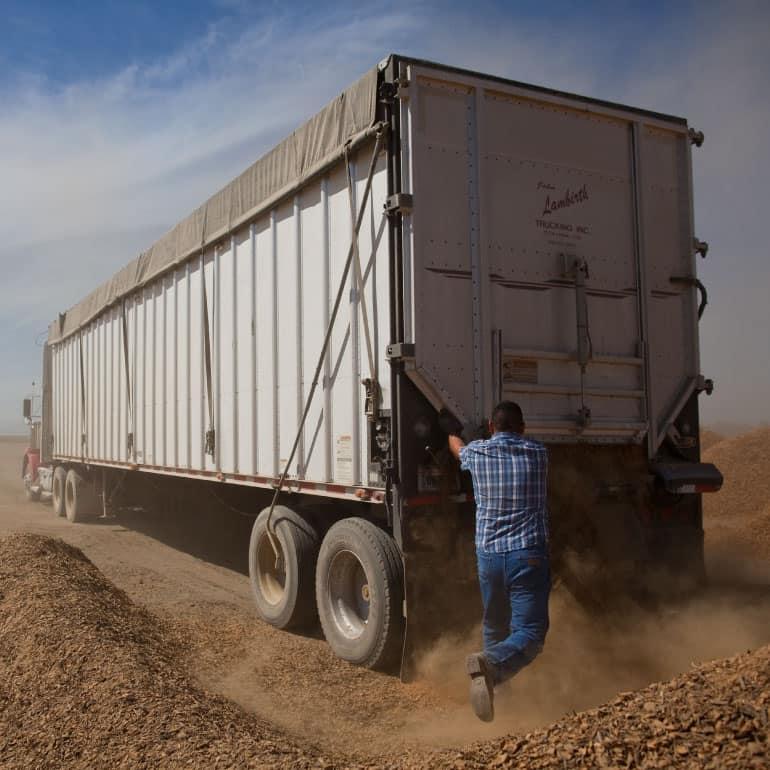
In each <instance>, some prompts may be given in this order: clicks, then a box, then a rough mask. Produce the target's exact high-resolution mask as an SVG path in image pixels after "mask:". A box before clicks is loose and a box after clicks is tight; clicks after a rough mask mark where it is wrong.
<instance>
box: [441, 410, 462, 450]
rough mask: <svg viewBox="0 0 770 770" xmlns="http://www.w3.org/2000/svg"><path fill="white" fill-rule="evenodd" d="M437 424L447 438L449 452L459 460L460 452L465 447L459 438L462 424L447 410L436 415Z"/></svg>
mask: <svg viewBox="0 0 770 770" xmlns="http://www.w3.org/2000/svg"><path fill="white" fill-rule="evenodd" d="M438 424H439V427H440V428H441V430H443V431H444V433H446V434H447V435H448V436H449V451H450V452H451V453H452V454H453V455H454V456H455V457H456V458H457V459H458V460H459V459H460V450H461V449H462V448H463V447H464V446H465V442H464V441H463V440H462V438H460V434H461V433H462V432H463V424H462V423H461V422H460V421H459V420H458V419H457V418H456V417H455V416H454V415H453V414H452V413H451V412H450V411H449V410H448V409H442V410H441V411H440V412H439V413H438Z"/></svg>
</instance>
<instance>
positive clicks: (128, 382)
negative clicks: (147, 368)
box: [120, 300, 134, 455]
mask: <svg viewBox="0 0 770 770" xmlns="http://www.w3.org/2000/svg"><path fill="white" fill-rule="evenodd" d="M120 320H121V328H122V331H123V368H124V369H125V370H126V406H127V407H128V435H127V437H126V442H127V449H128V453H129V455H131V454H133V451H134V404H133V401H132V399H131V370H130V368H129V365H128V361H129V355H128V318H127V317H126V301H125V300H123V302H121V303H120Z"/></svg>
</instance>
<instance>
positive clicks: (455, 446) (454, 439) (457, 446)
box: [449, 436, 465, 460]
mask: <svg viewBox="0 0 770 770" xmlns="http://www.w3.org/2000/svg"><path fill="white" fill-rule="evenodd" d="M464 446H465V442H464V441H463V440H462V439H461V438H460V437H459V436H450V437H449V451H450V452H451V453H452V454H453V455H454V456H455V457H456V458H457V459H458V460H459V459H460V450H461V449H462V448H463V447H464Z"/></svg>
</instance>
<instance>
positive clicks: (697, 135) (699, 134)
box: [687, 128, 704, 147]
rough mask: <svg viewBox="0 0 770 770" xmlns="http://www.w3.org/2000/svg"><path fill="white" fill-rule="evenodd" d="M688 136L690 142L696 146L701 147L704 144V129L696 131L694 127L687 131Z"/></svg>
mask: <svg viewBox="0 0 770 770" xmlns="http://www.w3.org/2000/svg"><path fill="white" fill-rule="evenodd" d="M687 136H688V137H689V138H690V142H691V143H692V144H694V145H695V146H696V147H700V146H701V145H702V144H703V139H704V136H703V131H696V130H695V129H694V128H691V129H690V130H689V131H688V132H687Z"/></svg>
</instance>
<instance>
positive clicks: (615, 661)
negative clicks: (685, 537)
mask: <svg viewBox="0 0 770 770" xmlns="http://www.w3.org/2000/svg"><path fill="white" fill-rule="evenodd" d="M710 568H711V570H712V571H711V580H710V583H709V586H708V588H706V589H704V590H702V591H701V592H699V593H698V594H697V595H695V596H693V597H692V598H690V599H689V600H686V601H678V602H676V603H671V604H670V605H668V606H665V607H663V608H659V609H657V610H656V611H652V610H650V609H647V608H644V607H641V606H639V605H635V604H633V603H631V602H628V603H627V604H625V605H624V606H623V607H622V608H619V609H616V610H615V611H614V612H613V613H612V614H610V615H606V616H604V617H602V618H601V619H598V618H597V617H596V616H594V615H593V614H591V613H589V612H588V611H586V610H585V609H584V608H583V607H582V606H581V605H580V604H578V602H577V601H575V599H574V598H573V597H572V596H571V595H570V594H569V592H568V591H567V590H566V589H564V588H563V587H561V586H559V587H557V588H555V589H554V591H553V592H552V594H551V603H550V614H551V628H550V630H549V633H548V638H547V640H546V645H545V649H544V651H543V653H542V655H540V657H538V658H537V659H536V660H535V661H534V663H532V664H531V665H530V666H529V667H528V668H526V669H524V670H523V671H522V672H521V673H520V674H519V675H518V676H516V677H515V678H514V679H512V680H511V681H510V682H508V683H507V684H505V685H503V686H502V687H501V688H499V689H498V691H497V694H496V701H495V707H496V717H495V721H494V723H493V724H492V725H485V724H482V723H481V722H478V721H477V720H475V719H474V718H473V717H472V715H471V713H470V709H469V706H468V704H467V692H468V681H467V676H466V675H465V672H464V656H465V655H466V654H467V653H469V652H472V651H474V650H477V649H479V648H480V643H481V630H480V627H477V628H476V629H474V631H473V632H472V633H470V634H469V635H468V636H466V637H462V638H458V637H454V638H444V639H442V640H440V641H439V642H438V643H437V644H436V645H435V646H434V647H433V648H432V649H431V650H430V651H429V652H428V653H427V654H426V655H425V656H424V657H423V658H422V659H421V660H420V662H419V665H418V672H419V675H420V677H422V678H424V680H426V681H427V682H429V683H430V684H431V685H432V686H433V687H435V688H436V689H437V690H438V691H439V692H440V693H441V695H442V696H443V697H444V698H446V699H447V700H448V701H449V702H451V703H452V704H453V707H452V708H449V709H447V711H446V713H445V714H443V715H441V716H440V717H437V718H436V719H433V720H430V721H428V722H425V721H423V722H422V723H421V724H420V725H413V726H412V727H411V728H410V730H412V731H414V733H415V735H416V736H419V738H420V740H422V741H424V742H426V743H429V744H432V745H444V746H447V745H459V744H462V743H465V742H467V741H469V740H474V739H482V738H489V737H492V736H496V735H506V734H509V733H523V732H529V731H531V730H534V729H536V728H539V727H543V726H545V725H548V724H551V723H552V722H554V721H556V720H557V719H559V718H560V717H562V716H564V715H565V714H568V713H571V712H574V711H583V710H585V709H588V708H592V707H595V706H598V705H600V704H602V703H604V702H606V701H608V700H610V699H611V698H613V697H614V696H616V695H617V694H619V693H621V692H626V691H630V690H637V689H639V688H641V687H644V686H646V685H648V684H651V683H652V682H657V681H663V680H666V679H669V678H671V677H672V676H674V675H676V674H678V673H682V672H684V671H687V670H689V669H690V668H691V666H692V665H694V664H695V663H699V662H703V661H707V660H711V659H714V658H721V657H726V656H729V655H734V654H737V653H741V652H746V651H747V650H750V649H755V648H756V647H758V646H761V645H762V644H766V643H768V642H769V641H770V574H767V573H766V572H765V571H764V570H763V567H762V565H761V564H754V565H751V564H749V563H747V562H746V561H745V559H744V558H743V554H742V553H741V552H733V553H732V554H728V553H726V552H724V551H723V552H722V553H720V555H719V559H718V560H716V561H715V562H714V563H713V564H710ZM717 570H721V572H719V571H717ZM410 730H407V732H409V731H410Z"/></svg>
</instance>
